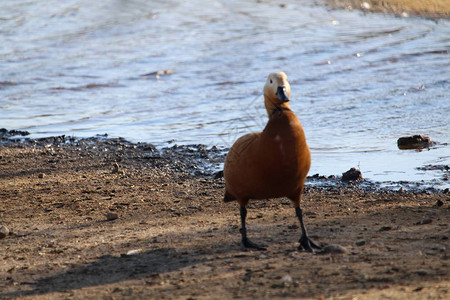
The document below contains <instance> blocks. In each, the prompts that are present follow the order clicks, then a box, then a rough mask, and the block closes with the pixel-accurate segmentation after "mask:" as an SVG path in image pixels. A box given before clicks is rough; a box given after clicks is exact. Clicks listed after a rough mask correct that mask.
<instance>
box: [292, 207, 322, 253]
mask: <svg viewBox="0 0 450 300" xmlns="http://www.w3.org/2000/svg"><path fill="white" fill-rule="evenodd" d="M295 213H296V214H297V218H298V220H299V221H300V228H301V229H302V235H301V237H300V240H299V242H300V246H298V250H302V249H305V250H306V251H308V252H314V250H320V249H322V247H320V246H318V245H316V244H315V243H314V242H313V241H311V240H310V238H309V237H308V233H307V232H306V228H305V224H303V212H302V209H301V208H300V206H297V207H295Z"/></svg>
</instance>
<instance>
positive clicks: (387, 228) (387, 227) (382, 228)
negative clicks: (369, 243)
mask: <svg viewBox="0 0 450 300" xmlns="http://www.w3.org/2000/svg"><path fill="white" fill-rule="evenodd" d="M391 229H392V226H382V227H381V228H380V229H379V230H378V231H389V230H391Z"/></svg>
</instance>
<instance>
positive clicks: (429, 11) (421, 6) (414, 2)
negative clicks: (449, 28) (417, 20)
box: [327, 0, 450, 18]
mask: <svg viewBox="0 0 450 300" xmlns="http://www.w3.org/2000/svg"><path fill="white" fill-rule="evenodd" d="M327 4H328V5H329V6H331V7H334V8H345V9H350V10H351V9H360V10H363V11H366V12H382V13H391V14H395V15H397V16H402V17H409V16H419V17H426V18H449V17H450V1H449V0H327Z"/></svg>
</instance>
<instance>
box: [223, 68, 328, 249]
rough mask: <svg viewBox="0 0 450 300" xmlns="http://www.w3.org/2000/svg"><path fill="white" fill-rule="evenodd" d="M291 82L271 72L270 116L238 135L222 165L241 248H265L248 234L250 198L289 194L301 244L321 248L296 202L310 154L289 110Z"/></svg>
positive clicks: (267, 97)
mask: <svg viewBox="0 0 450 300" xmlns="http://www.w3.org/2000/svg"><path fill="white" fill-rule="evenodd" d="M290 95H291V88H290V85H289V82H288V81H287V76H286V74H285V73H283V72H275V73H271V74H269V76H268V77H267V81H266V84H265V86H264V104H265V107H266V110H267V114H268V116H269V121H268V122H267V125H266V127H265V128H264V130H263V131H262V132H255V133H250V134H247V135H244V136H242V137H240V138H239V139H238V140H237V141H236V142H235V143H234V144H233V146H232V147H231V149H230V151H229V153H228V155H227V158H226V161H225V166H224V177H225V198H224V200H225V201H226V202H228V201H232V200H237V202H238V203H239V205H240V214H241V229H240V232H241V235H242V242H241V248H242V249H244V250H245V249H247V248H253V249H258V250H265V249H266V248H265V247H263V246H259V245H257V244H255V243H253V242H251V241H250V240H249V239H248V238H247V230H246V227H245V220H246V216H247V209H246V206H247V203H248V202H249V200H250V199H268V198H278V197H287V198H289V199H290V200H291V201H292V202H293V204H294V207H295V212H296V215H297V217H298V220H299V222H300V228H301V230H302V234H301V237H300V240H299V242H300V246H299V249H305V250H307V251H314V250H317V249H320V248H321V247H319V246H318V245H316V244H315V243H313V242H312V241H311V240H310V239H309V237H308V234H307V232H306V228H305V225H304V224H303V217H302V216H303V214H302V209H301V208H300V201H301V198H302V193H303V187H304V184H305V179H306V175H307V174H308V171H309V167H310V165H311V154H310V151H309V148H308V145H307V143H306V138H305V133H304V132H303V128H302V125H301V123H300V121H299V119H298V118H297V116H296V115H295V114H294V112H293V111H292V110H291V108H290V105H289V97H290Z"/></svg>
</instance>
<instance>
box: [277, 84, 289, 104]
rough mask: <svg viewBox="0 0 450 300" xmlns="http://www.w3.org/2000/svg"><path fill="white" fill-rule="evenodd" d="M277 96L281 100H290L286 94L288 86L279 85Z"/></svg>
mask: <svg viewBox="0 0 450 300" xmlns="http://www.w3.org/2000/svg"><path fill="white" fill-rule="evenodd" d="M276 95H277V97H278V99H280V101H281V102H288V101H289V97H288V95H287V94H286V87H285V86H279V87H278V88H277V94H276Z"/></svg>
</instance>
